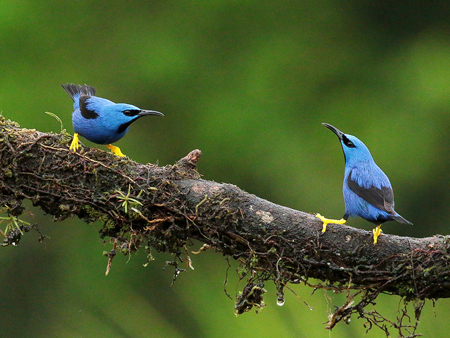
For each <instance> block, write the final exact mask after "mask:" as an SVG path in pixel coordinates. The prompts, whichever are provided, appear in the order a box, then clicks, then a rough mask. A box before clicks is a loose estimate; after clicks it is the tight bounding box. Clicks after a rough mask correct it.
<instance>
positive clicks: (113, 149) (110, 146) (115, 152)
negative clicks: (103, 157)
mask: <svg viewBox="0 0 450 338" xmlns="http://www.w3.org/2000/svg"><path fill="white" fill-rule="evenodd" d="M106 146H107V147H108V148H109V149H110V150H111V152H112V153H113V154H114V155H117V156H120V157H125V155H124V154H122V152H121V151H120V148H119V147H116V146H113V145H112V144H107V145H106Z"/></svg>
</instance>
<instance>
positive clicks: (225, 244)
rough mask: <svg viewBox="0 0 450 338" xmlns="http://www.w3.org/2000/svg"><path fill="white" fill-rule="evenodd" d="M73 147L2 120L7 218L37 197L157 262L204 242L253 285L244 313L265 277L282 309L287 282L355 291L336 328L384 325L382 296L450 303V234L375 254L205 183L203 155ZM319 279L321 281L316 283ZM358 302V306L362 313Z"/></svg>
mask: <svg viewBox="0 0 450 338" xmlns="http://www.w3.org/2000/svg"><path fill="white" fill-rule="evenodd" d="M70 141H71V136H70V135H68V134H66V133H65V132H62V133H61V134H53V133H41V132H38V131H35V130H28V129H21V128H20V127H19V126H18V125H17V124H16V123H15V122H11V121H7V120H5V119H4V118H3V117H2V116H0V156H1V170H0V206H3V207H4V208H7V210H8V213H9V216H10V217H13V218H14V217H18V216H20V214H21V213H22V212H23V210H24V208H23V206H22V201H23V200H24V199H28V200H30V201H31V202H32V203H33V204H34V205H35V206H38V207H40V208H42V210H44V211H45V212H46V213H48V214H50V215H53V216H54V217H55V218H56V219H58V220H63V219H65V218H66V217H69V216H73V215H75V216H78V217H79V218H81V219H83V220H84V221H86V222H88V223H93V222H96V221H100V222H101V224H103V226H102V228H101V229H100V234H101V236H102V237H111V238H114V239H115V241H116V244H118V245H117V247H118V248H120V250H121V251H122V252H124V253H129V252H133V251H136V250H138V249H141V248H142V249H143V250H147V251H148V253H149V257H151V256H150V255H151V252H150V251H151V248H153V249H156V250H157V251H165V252H171V253H175V254H176V256H177V257H178V259H179V260H188V259H189V257H188V256H189V255H188V254H187V250H186V245H189V244H190V239H197V240H199V241H201V242H203V243H205V245H207V246H208V247H211V248H213V249H214V250H216V251H217V252H221V253H223V254H225V255H227V256H229V257H232V258H234V259H237V260H239V261H240V263H241V265H242V276H241V277H242V278H244V276H246V278H247V285H246V287H245V288H244V290H243V293H242V294H241V295H240V296H239V297H238V300H237V305H236V312H237V313H242V312H245V311H247V310H249V309H250V308H252V306H257V307H261V306H263V302H262V294H263V293H264V292H265V290H264V282H266V281H268V280H272V281H273V282H274V283H275V284H276V286H277V288H278V297H279V299H280V302H281V301H282V296H283V288H284V287H285V286H287V284H288V283H304V284H306V285H310V286H312V287H315V288H328V289H333V290H335V291H343V292H347V293H348V299H349V301H348V303H346V304H344V305H345V306H344V305H343V306H342V307H340V308H338V309H336V311H335V312H334V313H333V314H331V315H330V318H329V322H328V328H330V329H331V328H332V327H333V326H334V325H335V324H336V323H337V322H339V321H340V320H342V319H346V318H349V317H350V315H351V314H352V313H358V315H359V316H362V317H364V318H366V319H367V320H368V321H370V322H371V323H372V324H373V325H376V322H377V321H376V319H375V315H374V314H373V312H371V313H369V312H366V311H365V307H366V306H367V305H368V304H373V301H374V299H375V298H376V297H377V296H378V294H380V293H389V294H394V295H399V296H402V297H404V298H405V299H406V300H414V299H418V300H424V299H437V298H446V297H449V296H450V279H449V276H450V265H449V262H450V255H449V251H450V244H449V238H448V237H445V236H435V237H429V238H421V239H417V238H409V237H399V236H393V235H387V234H384V235H383V236H381V237H380V239H379V243H378V244H377V245H375V246H374V245H373V240H372V234H371V232H368V231H365V230H361V229H357V228H353V227H350V226H346V225H330V226H329V227H328V231H327V232H326V233H322V232H321V229H322V223H321V221H319V220H318V219H317V218H316V217H314V215H312V214H309V213H307V212H302V211H297V210H293V209H290V208H286V207H283V206H280V205H276V204H274V203H271V202H269V201H266V200H264V199H261V198H259V197H257V196H255V195H252V194H249V193H247V192H244V191H242V190H241V189H239V188H238V187H236V186H234V185H230V184H220V183H216V182H212V181H206V180H203V179H201V178H200V175H199V173H198V172H197V171H196V164H197V161H198V160H199V158H200V156H201V152H200V151H199V150H194V151H192V152H191V153H190V154H188V155H187V156H186V157H184V158H182V159H181V160H180V161H178V162H177V163H176V164H175V165H167V166H164V167H158V166H156V165H152V164H147V165H144V164H139V163H136V162H134V161H132V160H130V159H128V158H119V157H117V156H114V155H112V154H110V153H108V152H105V151H102V150H99V149H96V148H88V147H84V146H82V147H81V148H80V151H79V152H77V153H74V152H72V151H69V143H70ZM17 224H21V223H17ZM19 227H20V226H19ZM22 227H23V225H22ZM19 230H20V229H19ZM7 236H8V237H7V238H6V239H5V244H8V243H10V241H11V238H13V237H14V236H16V237H15V238H16V239H15V240H17V236H18V235H17V231H16V233H15V234H14V228H12V230H11V233H9V234H7ZM19 237H20V235H19ZM205 248H206V246H205ZM110 257H113V255H112V256H111V255H110ZM110 259H112V258H110ZM173 264H174V265H175V268H176V269H178V270H177V272H179V271H180V270H181V269H180V268H178V266H177V263H176V262H174V263H173ZM311 278H313V279H317V280H320V281H322V282H320V283H319V284H311ZM350 291H352V292H353V293H350ZM356 294H358V295H359V296H360V297H361V301H359V302H358V303H357V304H356V305H353V301H352V302H350V300H351V299H353V297H355V295H356ZM418 304H419V305H417V307H418V308H420V309H421V306H423V303H418ZM420 304H422V305H420ZM419 312H420V311H419ZM371 315H372V316H374V318H372V319H370V318H369V317H370V316H371Z"/></svg>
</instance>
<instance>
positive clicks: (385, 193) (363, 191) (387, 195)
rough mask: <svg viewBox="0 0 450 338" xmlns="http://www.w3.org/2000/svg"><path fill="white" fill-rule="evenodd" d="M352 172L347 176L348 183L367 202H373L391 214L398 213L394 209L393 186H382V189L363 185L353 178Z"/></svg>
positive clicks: (375, 205)
mask: <svg viewBox="0 0 450 338" xmlns="http://www.w3.org/2000/svg"><path fill="white" fill-rule="evenodd" d="M351 177H352V172H351V171H350V173H349V175H348V177H347V185H348V187H349V189H350V190H351V191H353V192H354V193H355V194H356V195H358V196H359V197H361V198H362V199H363V200H365V201H366V202H368V203H370V204H372V205H373V206H374V207H376V208H378V209H380V210H383V211H386V212H387V213H388V214H390V215H396V212H395V211H394V191H393V190H392V188H391V187H384V186H382V187H381V189H380V188H377V187H374V186H371V187H370V188H366V187H362V186H360V185H359V184H358V182H356V181H354V180H352V179H351Z"/></svg>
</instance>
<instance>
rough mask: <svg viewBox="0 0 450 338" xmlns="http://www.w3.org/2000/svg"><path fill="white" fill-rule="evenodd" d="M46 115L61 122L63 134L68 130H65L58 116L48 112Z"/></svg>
mask: <svg viewBox="0 0 450 338" xmlns="http://www.w3.org/2000/svg"><path fill="white" fill-rule="evenodd" d="M45 113H46V114H47V115H50V116H52V117H54V118H55V119H56V120H58V121H59V124H60V125H61V134H62V133H65V132H66V130H65V129H64V126H63V123H62V121H61V119H60V118H59V116H58V115H56V114H53V113H50V112H48V111H46V112H45Z"/></svg>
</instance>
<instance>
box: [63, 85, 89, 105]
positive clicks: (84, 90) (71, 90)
mask: <svg viewBox="0 0 450 338" xmlns="http://www.w3.org/2000/svg"><path fill="white" fill-rule="evenodd" d="M61 86H62V87H63V88H64V90H65V91H66V92H67V94H69V96H70V97H71V98H72V100H74V99H73V96H74V95H75V94H81V95H86V96H94V95H95V88H94V87H91V86H88V85H87V84H85V85H83V86H80V85H76V84H73V83H67V84H62V85H61ZM74 101H75V100H74Z"/></svg>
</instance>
